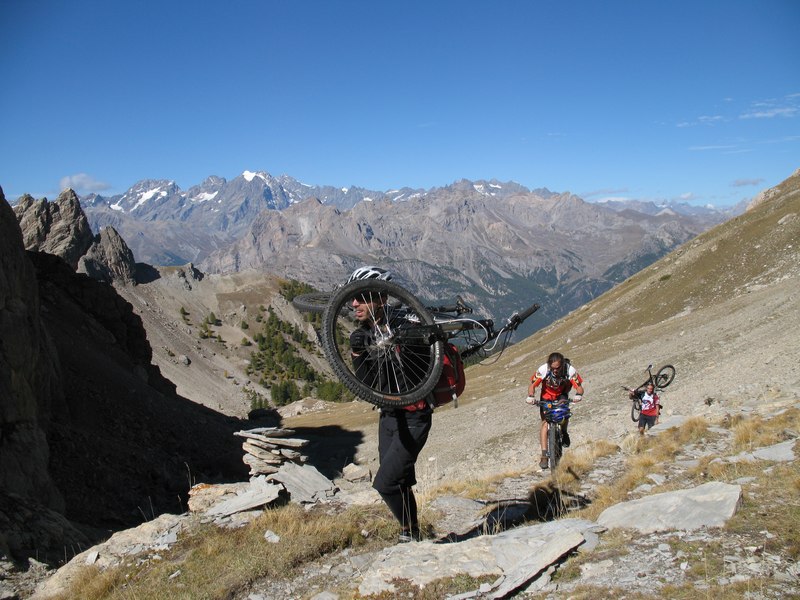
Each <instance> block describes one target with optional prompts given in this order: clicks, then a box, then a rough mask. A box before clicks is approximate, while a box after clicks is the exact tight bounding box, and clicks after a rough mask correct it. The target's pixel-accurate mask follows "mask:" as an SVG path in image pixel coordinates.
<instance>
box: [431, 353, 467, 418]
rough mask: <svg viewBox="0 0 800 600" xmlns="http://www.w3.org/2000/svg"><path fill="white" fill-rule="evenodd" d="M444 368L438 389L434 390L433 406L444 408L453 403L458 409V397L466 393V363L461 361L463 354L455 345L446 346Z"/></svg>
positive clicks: (437, 385)
mask: <svg viewBox="0 0 800 600" xmlns="http://www.w3.org/2000/svg"><path fill="white" fill-rule="evenodd" d="M443 359H444V366H443V367H442V375H441V377H439V381H438V383H437V384H436V387H435V388H433V406H434V407H436V406H442V405H443V404H448V403H449V402H453V406H454V407H456V408H457V407H458V397H459V396H460V395H461V394H462V393H463V392H464V386H465V385H466V383H467V379H466V377H464V361H463V360H461V353H460V352H459V351H458V348H457V347H456V346H455V345H454V344H449V343H448V344H445V345H444V356H443Z"/></svg>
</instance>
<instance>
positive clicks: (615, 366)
mask: <svg viewBox="0 0 800 600" xmlns="http://www.w3.org/2000/svg"><path fill="white" fill-rule="evenodd" d="M766 196H767V198H768V199H767V200H765V201H762V202H758V203H754V206H753V208H752V209H751V210H749V211H747V212H746V213H745V214H743V215H741V216H739V217H736V218H734V219H732V220H730V221H728V222H726V223H724V224H722V225H719V226H717V227H715V228H713V229H711V230H710V231H708V232H706V233H704V234H702V235H700V236H699V237H697V238H695V239H694V240H691V241H690V242H688V243H687V244H685V245H683V246H681V247H680V248H678V249H677V250H675V251H673V252H672V253H670V254H668V255H667V256H666V257H664V258H663V259H661V260H660V261H658V262H656V263H654V264H653V265H651V266H650V267H648V268H646V269H644V270H643V271H641V272H640V273H637V274H636V275H634V276H633V277H631V278H629V279H628V280H626V281H625V282H624V283H622V284H621V285H619V286H617V287H615V288H614V289H612V290H610V291H609V292H607V293H605V294H603V295H602V296H600V297H599V298H597V299H595V300H594V301H592V302H590V303H588V304H586V305H585V306H583V307H581V308H580V309H578V310H576V311H574V312H572V313H570V314H569V315H568V316H566V317H565V318H563V319H560V320H558V321H556V322H555V323H553V324H552V325H551V326H549V327H547V328H546V329H544V330H542V331H540V332H538V333H536V334H535V335H533V336H531V337H529V338H527V339H525V340H523V341H521V342H520V343H518V344H516V345H514V346H513V347H511V348H510V349H508V350H507V351H506V352H505V353H504V354H503V356H502V357H501V358H500V359H499V360H498V361H497V362H494V363H492V364H487V365H478V366H474V367H471V368H469V369H468V370H467V388H466V391H465V392H464V396H463V397H462V399H461V400H460V406H459V407H458V408H456V409H453V408H450V407H448V408H444V409H442V410H440V411H437V414H436V415H435V418H434V429H433V432H432V434H431V437H430V438H429V441H428V444H427V445H426V447H425V450H424V451H423V454H422V456H421V458H420V462H419V464H420V465H421V466H422V469H421V471H422V477H421V485H422V486H423V487H424V486H426V485H435V484H437V483H442V482H444V481H447V480H448V479H455V480H461V479H465V478H480V477H488V476H491V475H496V474H497V473H498V472H499V471H502V470H510V471H514V470H519V469H526V468H530V467H531V466H532V465H533V464H534V462H535V461H536V460H538V453H539V447H538V441H537V438H536V435H535V433H534V426H535V424H536V423H537V422H538V415H537V414H535V410H532V409H531V408H530V407H529V406H527V405H526V404H525V402H524V398H525V396H526V395H527V384H528V381H529V378H530V375H531V374H532V372H533V371H534V370H535V369H536V367H538V365H540V364H541V363H542V362H544V361H545V359H546V357H547V355H548V354H549V353H550V352H552V351H556V350H557V351H560V352H563V353H564V354H565V355H566V356H568V357H570V358H571V359H572V361H573V364H574V365H575V366H576V367H577V368H578V370H579V372H580V373H581V375H582V376H583V377H584V379H585V380H586V382H585V388H586V394H585V398H586V400H585V401H584V403H583V404H579V405H577V406H576V408H575V411H574V417H573V420H572V425H571V431H572V432H573V433H572V439H573V440H574V441H575V444H577V445H580V444H584V443H591V442H592V441H595V440H600V439H611V440H619V439H620V438H621V437H623V436H624V435H626V433H628V432H630V431H631V430H632V428H633V424H632V423H631V421H630V417H629V411H630V403H629V401H628V399H627V394H626V393H625V392H624V391H623V390H621V387H620V386H622V385H638V384H640V383H642V381H644V379H645V377H646V375H645V373H644V369H645V367H647V365H648V364H650V363H652V364H654V365H656V367H658V366H660V365H662V364H667V363H668V364H672V365H674V366H675V368H676V369H677V373H678V374H677V377H676V379H675V381H674V383H673V384H672V385H671V386H670V388H669V389H668V390H666V391H665V392H664V394H663V396H664V398H663V400H664V402H663V403H664V405H665V415H666V416H668V415H670V414H682V415H705V416H708V417H710V418H712V419H713V418H716V417H720V416H721V415H723V414H725V413H728V412H731V411H736V410H738V409H740V408H742V407H751V408H758V407H759V406H772V403H773V402H774V401H776V400H778V399H781V401H783V402H796V401H797V399H798V398H800V343H798V339H800V244H798V240H800V172H796V173H795V174H794V175H793V176H792V177H790V178H789V179H787V180H786V181H785V182H783V183H782V184H781V185H780V186H777V187H776V188H774V190H773V191H770V192H769V193H768V194H766ZM341 412H342V413H344V414H343V416H342V417H340V418H341V419H342V420H343V422H350V423H352V424H353V425H352V426H353V427H357V428H358V429H359V430H361V431H363V433H364V436H365V442H364V443H363V444H362V445H361V447H359V448H358V453H357V459H358V460H360V461H363V462H364V463H366V464H370V465H373V466H375V465H376V464H377V463H376V456H377V449H376V437H375V427H376V425H375V422H376V421H377V415H376V414H375V413H374V411H372V410H371V409H370V407H369V406H368V405H364V404H354V405H352V406H349V407H344V408H342V409H341ZM323 418H324V422H325V423H335V422H337V418H336V417H334V416H333V415H330V416H327V415H326V416H324V417H323ZM319 419H320V417H319V416H316V415H307V416H301V417H297V418H295V419H289V420H288V424H289V425H292V426H298V425H305V426H308V425H312V424H313V423H314V422H316V421H318V420H319Z"/></svg>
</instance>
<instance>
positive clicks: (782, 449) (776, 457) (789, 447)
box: [728, 440, 797, 463]
mask: <svg viewBox="0 0 800 600" xmlns="http://www.w3.org/2000/svg"><path fill="white" fill-rule="evenodd" d="M796 441H797V440H787V441H785V442H781V443H780V444H775V445H774V446H766V447H764V448H757V449H756V450H753V451H752V452H741V453H739V454H737V455H736V456H733V457H731V458H730V459H728V460H729V462H733V463H737V462H755V461H756V460H769V461H773V462H791V461H793V460H794V459H795V455H794V445H795V442H796Z"/></svg>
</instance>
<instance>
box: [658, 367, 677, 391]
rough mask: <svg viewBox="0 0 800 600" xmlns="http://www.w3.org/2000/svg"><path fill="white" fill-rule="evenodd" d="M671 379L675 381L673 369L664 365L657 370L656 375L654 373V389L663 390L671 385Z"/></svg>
mask: <svg viewBox="0 0 800 600" xmlns="http://www.w3.org/2000/svg"><path fill="white" fill-rule="evenodd" d="M673 379H675V367H673V366H672V365H664V366H663V367H661V368H660V369H659V370H658V373H656V381H655V384H656V387H657V388H662V389H663V388H665V387H667V386H668V385H669V384H670V383H672V380H673Z"/></svg>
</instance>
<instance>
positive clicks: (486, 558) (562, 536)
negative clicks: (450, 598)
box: [358, 519, 597, 598]
mask: <svg viewBox="0 0 800 600" xmlns="http://www.w3.org/2000/svg"><path fill="white" fill-rule="evenodd" d="M596 528H597V525H596V524H595V523H593V522H591V521H585V520H580V519H564V520H562V521H553V522H550V523H541V524H537V525H531V526H528V527H518V528H516V529H513V530H509V531H504V532H502V533H500V534H498V535H482V536H479V537H475V538H470V539H468V540H465V541H463V542H456V543H434V542H419V543H409V544H398V545H396V546H392V547H391V548H387V549H385V550H384V551H383V552H381V553H379V554H378V555H377V557H376V558H375V560H374V561H373V562H372V564H371V565H370V566H369V567H368V568H367V570H366V572H365V574H364V577H363V579H362V582H361V585H360V586H359V588H358V591H359V594H361V595H365V596H366V595H369V594H380V593H383V592H389V593H393V592H394V591H395V587H394V585H393V584H392V583H391V582H392V580H393V579H397V578H400V579H407V580H409V581H410V582H411V583H413V584H414V585H417V586H424V585H427V584H429V583H431V582H432V581H435V580H436V579H441V578H443V577H455V576H458V575H462V574H466V575H469V576H471V577H482V576H485V575H495V576H498V580H497V581H496V582H495V585H494V586H493V588H494V589H493V590H492V592H491V595H490V596H489V597H492V598H501V597H503V596H505V595H507V594H509V593H511V592H513V591H514V590H515V589H517V588H519V587H520V586H522V585H525V583H527V582H528V581H531V580H532V579H535V578H536V577H537V576H538V575H539V574H540V573H541V572H542V571H544V570H545V569H547V567H548V566H550V565H551V564H552V563H553V562H555V561H557V560H558V559H559V558H560V557H561V556H563V555H564V554H566V553H567V552H569V551H571V550H573V549H574V548H577V547H578V546H579V545H581V544H582V543H583V542H584V539H585V538H584V536H583V534H582V532H587V531H589V530H591V529H596Z"/></svg>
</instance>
